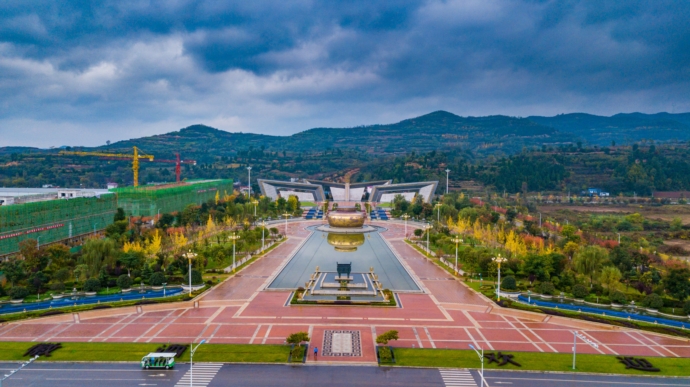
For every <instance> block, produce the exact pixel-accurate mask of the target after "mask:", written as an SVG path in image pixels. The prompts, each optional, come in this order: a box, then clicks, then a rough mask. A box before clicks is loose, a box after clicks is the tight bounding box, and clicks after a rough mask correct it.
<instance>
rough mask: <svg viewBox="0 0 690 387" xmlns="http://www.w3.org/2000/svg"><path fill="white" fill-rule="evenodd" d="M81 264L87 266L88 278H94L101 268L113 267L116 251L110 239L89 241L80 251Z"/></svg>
mask: <svg viewBox="0 0 690 387" xmlns="http://www.w3.org/2000/svg"><path fill="white" fill-rule="evenodd" d="M82 252H83V253H82V256H81V263H82V264H84V265H86V266H87V268H88V269H87V270H88V272H87V274H88V276H89V277H95V276H96V275H98V273H99V272H100V271H101V268H102V267H103V266H113V265H115V262H116V258H117V250H115V244H114V243H113V241H112V240H110V239H89V240H87V241H86V243H85V244H84V248H83V249H82Z"/></svg>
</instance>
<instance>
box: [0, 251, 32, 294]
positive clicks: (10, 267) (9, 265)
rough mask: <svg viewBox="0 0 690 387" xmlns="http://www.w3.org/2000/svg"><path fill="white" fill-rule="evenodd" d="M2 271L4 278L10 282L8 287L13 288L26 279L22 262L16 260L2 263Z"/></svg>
mask: <svg viewBox="0 0 690 387" xmlns="http://www.w3.org/2000/svg"><path fill="white" fill-rule="evenodd" d="M1 268H2V271H3V272H5V278H7V280H8V281H10V285H11V286H12V287H14V285H16V284H17V283H18V282H19V281H21V280H23V279H24V278H26V270H24V261H20V260H18V259H16V258H14V259H10V260H8V261H5V262H3V264H2V266H1Z"/></svg>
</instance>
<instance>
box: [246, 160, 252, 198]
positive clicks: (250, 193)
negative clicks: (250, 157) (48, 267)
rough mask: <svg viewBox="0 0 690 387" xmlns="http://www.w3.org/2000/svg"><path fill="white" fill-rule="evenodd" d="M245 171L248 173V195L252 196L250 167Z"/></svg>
mask: <svg viewBox="0 0 690 387" xmlns="http://www.w3.org/2000/svg"><path fill="white" fill-rule="evenodd" d="M247 172H248V173H249V178H248V180H249V197H252V167H247Z"/></svg>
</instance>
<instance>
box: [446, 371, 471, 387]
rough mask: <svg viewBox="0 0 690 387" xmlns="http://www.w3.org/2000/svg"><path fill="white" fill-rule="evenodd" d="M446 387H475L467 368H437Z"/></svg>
mask: <svg viewBox="0 0 690 387" xmlns="http://www.w3.org/2000/svg"><path fill="white" fill-rule="evenodd" d="M438 371H439V372H440V373H441V377H442V378H443V383H444V384H445V386H446V387H456V386H472V387H477V383H476V382H475V381H474V377H473V376H472V374H471V373H470V371H468V370H438Z"/></svg>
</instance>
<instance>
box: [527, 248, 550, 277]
mask: <svg viewBox="0 0 690 387" xmlns="http://www.w3.org/2000/svg"><path fill="white" fill-rule="evenodd" d="M522 271H524V272H525V273H526V274H531V275H534V276H535V277H537V279H539V281H548V279H549V278H551V273H552V272H553V262H552V259H551V256H550V255H539V254H534V253H531V254H528V255H527V257H525V261H524V263H523V265H522Z"/></svg>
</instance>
